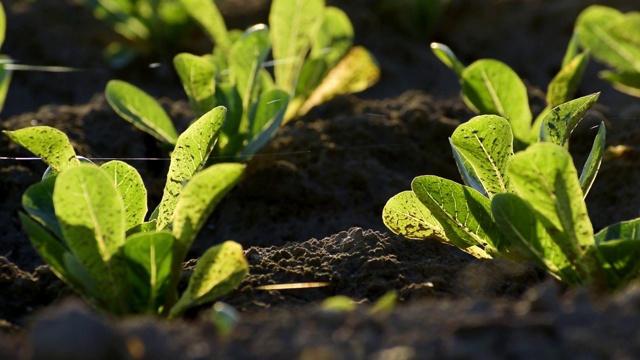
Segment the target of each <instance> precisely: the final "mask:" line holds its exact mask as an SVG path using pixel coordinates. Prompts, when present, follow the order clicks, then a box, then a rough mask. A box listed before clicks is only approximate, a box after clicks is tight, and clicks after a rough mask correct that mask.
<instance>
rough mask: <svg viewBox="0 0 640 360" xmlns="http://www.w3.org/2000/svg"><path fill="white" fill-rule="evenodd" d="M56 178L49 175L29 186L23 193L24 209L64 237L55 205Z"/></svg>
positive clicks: (61, 237) (60, 237) (50, 229)
mask: <svg viewBox="0 0 640 360" xmlns="http://www.w3.org/2000/svg"><path fill="white" fill-rule="evenodd" d="M55 182H56V178H55V177H48V178H46V179H44V180H42V181H40V182H37V183H35V184H33V185H31V186H29V187H28V188H27V190H26V191H25V192H24V194H22V207H23V208H24V210H25V211H26V212H27V213H28V214H29V215H30V216H31V217H32V218H34V219H35V220H37V221H38V222H39V223H40V224H42V225H44V226H45V227H46V228H47V229H48V230H49V231H51V232H53V234H54V235H55V236H57V237H58V238H59V239H63V235H62V229H61V228H60V223H59V222H58V218H57V217H56V212H55V209H54V207H53V189H54V187H55Z"/></svg>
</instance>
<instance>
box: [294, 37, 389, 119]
mask: <svg viewBox="0 0 640 360" xmlns="http://www.w3.org/2000/svg"><path fill="white" fill-rule="evenodd" d="M379 79H380V69H379V68H378V65H377V63H376V60H375V59H374V58H373V55H371V54H370V53H369V52H368V51H367V49H365V48H363V47H361V46H354V47H352V48H351V50H349V52H348V53H347V55H345V56H344V58H342V60H341V61H340V62H339V63H338V65H336V66H335V67H334V68H333V69H331V71H329V73H328V74H327V76H325V78H324V80H322V82H321V83H320V85H318V87H317V88H316V89H315V90H314V91H313V93H311V96H309V99H307V100H306V101H305V102H304V104H303V105H302V107H301V108H300V110H299V111H298V112H297V114H298V115H304V114H306V113H307V112H309V110H311V108H313V107H314V106H316V105H319V104H322V103H324V102H327V101H329V100H331V99H333V98H334V97H336V96H338V95H344V94H352V93H356V92H359V91H363V90H365V89H367V88H369V87H371V86H372V85H373V84H375V83H376V82H378V80H379ZM287 112H288V113H289V111H287ZM285 119H291V117H289V116H285Z"/></svg>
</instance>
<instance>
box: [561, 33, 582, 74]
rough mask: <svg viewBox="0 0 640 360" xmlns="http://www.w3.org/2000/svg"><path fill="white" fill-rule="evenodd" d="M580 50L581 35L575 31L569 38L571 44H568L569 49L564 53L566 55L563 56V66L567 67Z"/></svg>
mask: <svg viewBox="0 0 640 360" xmlns="http://www.w3.org/2000/svg"><path fill="white" fill-rule="evenodd" d="M579 52H580V36H579V35H578V33H577V32H575V31H574V32H573V34H571V39H570V40H569V45H567V51H565V53H564V57H563V58H562V66H561V67H562V68H565V67H566V66H567V65H569V63H570V62H572V61H573V59H575V58H576V57H577V56H578V54H579Z"/></svg>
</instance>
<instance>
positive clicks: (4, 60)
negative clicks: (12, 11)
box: [0, 3, 12, 112]
mask: <svg viewBox="0 0 640 360" xmlns="http://www.w3.org/2000/svg"><path fill="white" fill-rule="evenodd" d="M6 31H7V17H6V15H5V12H4V7H2V4H1V3H0V47H2V44H3V43H4V38H5V33H6ZM10 63H11V58H10V57H9V56H7V55H2V54H0V112H2V108H3V107H4V101H5V100H6V98H7V92H8V91H9V83H10V82H11V73H12V72H11V70H10V69H8V68H7V65H8V64H10Z"/></svg>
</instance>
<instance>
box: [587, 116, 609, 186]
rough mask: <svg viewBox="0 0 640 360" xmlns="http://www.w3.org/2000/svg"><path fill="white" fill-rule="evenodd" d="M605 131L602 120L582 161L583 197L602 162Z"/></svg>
mask: <svg viewBox="0 0 640 360" xmlns="http://www.w3.org/2000/svg"><path fill="white" fill-rule="evenodd" d="M606 133H607V130H606V128H605V126H604V122H601V123H600V128H599V129H598V135H596V138H595V140H594V141H593V146H592V147H591V151H590V152H589V157H588V158H587V161H586V162H585V163H584V167H583V168H582V173H581V174H580V188H581V189H582V193H583V194H584V197H585V198H586V197H587V194H588V193H589V190H590V189H591V185H593V181H594V180H595V179H596V175H597V174H598V170H600V164H602V157H603V156H604V150H605V145H606V144H605V137H606Z"/></svg>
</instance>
